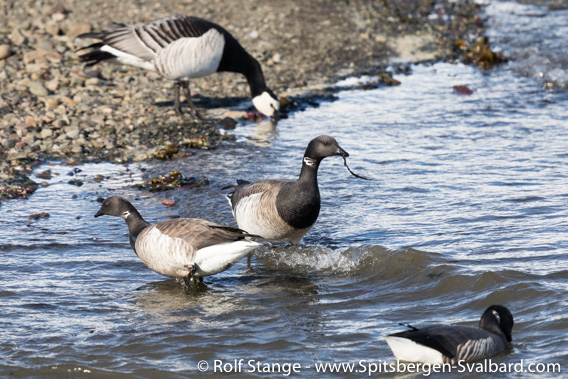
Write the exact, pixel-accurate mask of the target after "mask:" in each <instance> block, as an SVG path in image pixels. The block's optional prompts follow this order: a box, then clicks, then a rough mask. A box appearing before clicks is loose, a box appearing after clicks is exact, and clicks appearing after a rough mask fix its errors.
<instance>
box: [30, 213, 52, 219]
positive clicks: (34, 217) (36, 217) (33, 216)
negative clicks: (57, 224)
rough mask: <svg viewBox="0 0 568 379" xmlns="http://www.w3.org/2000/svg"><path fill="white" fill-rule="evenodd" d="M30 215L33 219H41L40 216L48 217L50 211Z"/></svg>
mask: <svg viewBox="0 0 568 379" xmlns="http://www.w3.org/2000/svg"><path fill="white" fill-rule="evenodd" d="M28 217H29V218H31V219H33V220H39V219H40V218H48V217H49V213H47V212H41V213H34V214H31V215H29V216H28Z"/></svg>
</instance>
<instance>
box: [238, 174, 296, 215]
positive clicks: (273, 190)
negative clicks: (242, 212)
mask: <svg viewBox="0 0 568 379" xmlns="http://www.w3.org/2000/svg"><path fill="white" fill-rule="evenodd" d="M290 182H291V181H287V180H261V181H258V182H254V183H249V182H245V181H239V185H238V186H236V187H235V188H234V190H233V192H232V193H230V194H229V199H230V201H231V206H232V208H233V210H234V209H235V208H236V207H237V204H238V203H239V202H240V201H241V200H243V199H245V198H247V197H249V196H251V195H254V194H257V193H259V194H263V196H262V197H263V198H272V197H273V198H274V199H276V196H277V195H278V192H280V189H282V187H283V186H284V185H285V184H286V183H290Z"/></svg>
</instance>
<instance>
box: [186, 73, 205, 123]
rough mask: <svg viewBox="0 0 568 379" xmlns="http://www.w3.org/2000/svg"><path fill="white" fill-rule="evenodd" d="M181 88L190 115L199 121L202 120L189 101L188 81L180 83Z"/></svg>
mask: <svg viewBox="0 0 568 379" xmlns="http://www.w3.org/2000/svg"><path fill="white" fill-rule="evenodd" d="M181 86H182V87H183V89H184V91H185V99H186V101H187V105H189V109H190V110H191V115H192V116H193V117H195V118H197V119H199V120H204V118H203V117H201V115H199V113H198V112H197V108H196V107H195V105H194V104H193V101H191V90H190V89H189V80H188V81H184V82H182V83H181Z"/></svg>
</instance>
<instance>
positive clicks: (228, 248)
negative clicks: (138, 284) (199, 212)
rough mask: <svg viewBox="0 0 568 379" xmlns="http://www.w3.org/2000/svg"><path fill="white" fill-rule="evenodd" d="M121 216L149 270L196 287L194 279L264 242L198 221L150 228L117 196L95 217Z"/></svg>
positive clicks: (177, 221)
mask: <svg viewBox="0 0 568 379" xmlns="http://www.w3.org/2000/svg"><path fill="white" fill-rule="evenodd" d="M102 215H108V216H117V217H122V218H123V219H124V220H125V221H126V224H127V225H128V230H129V232H130V245H131V246H132V249H134V252H135V253H136V255H138V257H140V259H142V261H143V262H144V263H145V264H146V266H148V267H149V268H150V269H152V270H154V271H155V272H157V273H158V274H162V275H165V276H169V277H173V278H176V279H178V281H180V279H183V281H184V282H185V284H186V285H188V286H192V287H193V286H194V285H195V284H196V281H195V279H197V278H199V279H201V278H203V277H204V276H208V275H214V274H217V273H219V272H221V271H224V270H226V269H228V268H229V267H231V265H233V263H235V262H237V261H238V260H239V259H241V258H242V257H244V256H245V255H247V253H248V252H250V251H252V250H254V249H255V248H257V247H258V246H260V245H261V243H259V242H256V241H254V240H253V238H254V236H252V235H250V234H248V233H246V232H245V231H243V230H240V229H235V228H229V227H223V226H219V225H217V224H215V223H213V222H210V221H205V220H200V219H196V218H189V219H188V218H177V219H172V220H167V221H162V222H160V223H157V224H155V225H150V224H149V223H147V222H146V221H144V219H143V218H142V216H140V213H138V211H137V210H136V208H134V206H133V205H132V204H131V203H130V202H129V201H128V200H126V199H124V198H122V197H118V196H112V197H109V198H107V199H106V200H105V201H104V202H103V203H102V205H101V209H99V211H98V212H97V213H96V214H95V217H99V216H102Z"/></svg>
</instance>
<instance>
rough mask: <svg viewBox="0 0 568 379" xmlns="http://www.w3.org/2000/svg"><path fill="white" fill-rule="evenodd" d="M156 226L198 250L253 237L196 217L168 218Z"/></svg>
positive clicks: (164, 232) (163, 232)
mask: <svg viewBox="0 0 568 379" xmlns="http://www.w3.org/2000/svg"><path fill="white" fill-rule="evenodd" d="M155 228H156V229H158V230H159V231H160V232H161V233H162V234H164V235H167V236H169V237H172V238H180V239H182V240H184V241H185V242H187V243H189V244H191V245H192V246H193V247H195V249H197V250H199V249H202V248H204V247H207V246H212V245H217V244H221V243H227V242H233V241H238V240H242V239H245V238H247V237H252V236H251V235H250V234H248V233H246V232H245V231H243V230H240V229H237V228H230V227H222V226H219V225H217V224H215V223H214V222H211V221H206V220H201V219H196V218H190V219H188V218H178V219H172V220H167V221H163V222H160V223H158V224H156V225H155Z"/></svg>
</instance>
